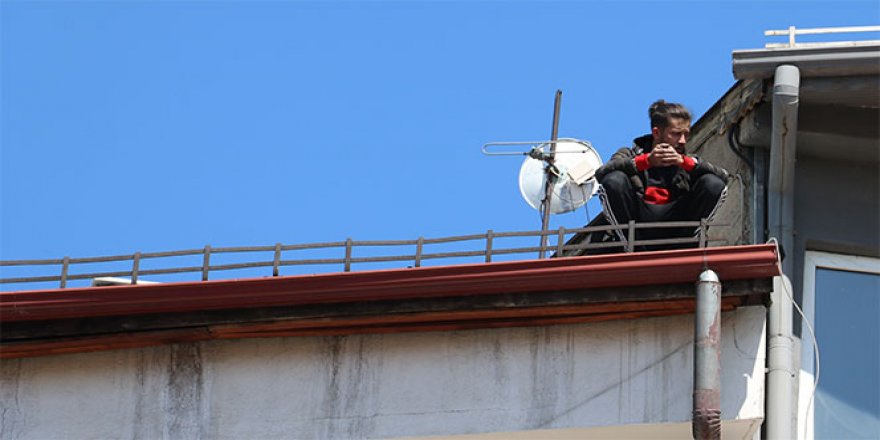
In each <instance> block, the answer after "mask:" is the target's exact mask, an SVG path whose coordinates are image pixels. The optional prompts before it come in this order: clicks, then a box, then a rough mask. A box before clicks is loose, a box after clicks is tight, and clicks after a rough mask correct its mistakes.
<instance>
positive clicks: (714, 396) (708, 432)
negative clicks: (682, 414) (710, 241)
mask: <svg viewBox="0 0 880 440" xmlns="http://www.w3.org/2000/svg"><path fill="white" fill-rule="evenodd" d="M694 315H695V319H694V412H693V426H692V433H693V436H694V439H698V440H716V439H720V438H721V281H720V280H719V279H718V275H717V274H716V273H715V272H713V271H712V270H711V269H706V270H705V271H703V273H701V274H700V278H699V280H697V305H696V311H695V313H694Z"/></svg>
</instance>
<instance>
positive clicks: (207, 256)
mask: <svg viewBox="0 0 880 440" xmlns="http://www.w3.org/2000/svg"><path fill="white" fill-rule="evenodd" d="M209 267H211V245H210V244H206V245H205V258H204V259H202V281H208V268H209Z"/></svg>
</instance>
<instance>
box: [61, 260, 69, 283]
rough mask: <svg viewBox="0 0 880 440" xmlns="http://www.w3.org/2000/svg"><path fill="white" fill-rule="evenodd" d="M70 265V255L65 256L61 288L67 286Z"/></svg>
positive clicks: (62, 266)
mask: <svg viewBox="0 0 880 440" xmlns="http://www.w3.org/2000/svg"><path fill="white" fill-rule="evenodd" d="M68 266H70V257H64V261H63V262H62V263H61V288H62V289H63V288H65V287H67V268H68Z"/></svg>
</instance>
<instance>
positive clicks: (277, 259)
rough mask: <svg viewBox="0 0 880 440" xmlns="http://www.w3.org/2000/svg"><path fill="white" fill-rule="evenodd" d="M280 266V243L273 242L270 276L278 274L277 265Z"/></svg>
mask: <svg viewBox="0 0 880 440" xmlns="http://www.w3.org/2000/svg"><path fill="white" fill-rule="evenodd" d="M279 266H281V243H275V258H274V259H273V260H272V276H273V277H277V276H278V267H279Z"/></svg>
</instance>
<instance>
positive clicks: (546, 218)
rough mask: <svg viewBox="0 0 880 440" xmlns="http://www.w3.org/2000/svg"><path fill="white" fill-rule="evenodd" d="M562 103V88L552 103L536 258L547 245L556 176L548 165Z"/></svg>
mask: <svg viewBox="0 0 880 440" xmlns="http://www.w3.org/2000/svg"><path fill="white" fill-rule="evenodd" d="M561 105H562V90H557V91H556V100H555V102H554V103H553V127H552V131H551V132H550V140H551V141H553V142H551V143H550V156H549V157H548V158H547V167H546V168H544V173H545V174H546V175H547V178H546V179H545V182H546V183H545V185H544V200H542V201H541V214H542V218H541V250H540V251H539V252H538V259H542V260H543V259H544V254H545V252H544V249H545V248H546V247H547V234H546V232H547V229H548V228H549V227H550V199H551V198H552V197H553V184H554V183H556V176H555V175H553V173H551V172H550V165H552V164H553V158H554V157H555V155H556V139H557V138H558V137H559V107H560V106H561Z"/></svg>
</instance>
